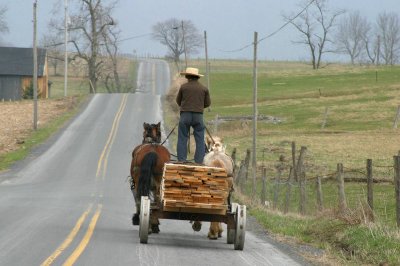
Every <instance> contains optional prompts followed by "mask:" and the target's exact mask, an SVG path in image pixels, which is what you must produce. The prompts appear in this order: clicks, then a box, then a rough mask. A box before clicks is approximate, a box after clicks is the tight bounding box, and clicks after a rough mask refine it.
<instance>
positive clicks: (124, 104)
mask: <svg viewBox="0 0 400 266" xmlns="http://www.w3.org/2000/svg"><path fill="white" fill-rule="evenodd" d="M127 98H128V96H127V95H125V96H124V102H123V103H122V104H121V107H122V108H121V111H120V112H119V113H118V114H117V115H118V118H117V117H116V119H117V123H116V126H115V129H114V133H113V136H112V139H111V142H110V145H109V147H108V150H107V153H106V157H105V159H104V164H103V166H104V167H103V179H104V177H105V176H106V171H107V165H108V155H110V151H111V147H112V145H113V143H114V140H115V137H116V136H117V131H118V128H119V122H120V120H121V117H122V114H123V110H124V109H125V106H126V103H127Z"/></svg>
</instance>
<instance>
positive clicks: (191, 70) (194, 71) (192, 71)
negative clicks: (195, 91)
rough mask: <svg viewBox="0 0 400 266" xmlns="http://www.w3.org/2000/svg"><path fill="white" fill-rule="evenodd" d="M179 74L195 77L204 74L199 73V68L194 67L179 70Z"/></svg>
mask: <svg viewBox="0 0 400 266" xmlns="http://www.w3.org/2000/svg"><path fill="white" fill-rule="evenodd" d="M181 75H191V76H196V77H203V76H204V75H201V74H199V69H198V68H194V67H187V68H186V71H185V72H181Z"/></svg>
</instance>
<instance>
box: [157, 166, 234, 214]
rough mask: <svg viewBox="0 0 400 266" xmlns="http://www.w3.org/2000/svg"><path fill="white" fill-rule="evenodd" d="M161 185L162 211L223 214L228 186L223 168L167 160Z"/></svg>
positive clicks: (225, 207)
mask: <svg viewBox="0 0 400 266" xmlns="http://www.w3.org/2000/svg"><path fill="white" fill-rule="evenodd" d="M161 188H162V189H161V197H162V199H163V203H164V210H166V211H180V212H193V213H210V214H225V213H226V209H227V199H228V194H229V187H228V181H227V173H226V171H225V169H223V168H218V167H207V166H199V165H186V164H172V163H168V164H165V165H164V173H163V183H162V187H161Z"/></svg>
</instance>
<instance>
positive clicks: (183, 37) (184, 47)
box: [182, 20, 188, 69]
mask: <svg viewBox="0 0 400 266" xmlns="http://www.w3.org/2000/svg"><path fill="white" fill-rule="evenodd" d="M182 40H183V50H184V52H185V69H186V68H187V65H188V64H187V52H186V41H185V28H184V27H183V20H182Z"/></svg>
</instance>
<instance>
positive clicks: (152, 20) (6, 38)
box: [0, 0, 400, 60]
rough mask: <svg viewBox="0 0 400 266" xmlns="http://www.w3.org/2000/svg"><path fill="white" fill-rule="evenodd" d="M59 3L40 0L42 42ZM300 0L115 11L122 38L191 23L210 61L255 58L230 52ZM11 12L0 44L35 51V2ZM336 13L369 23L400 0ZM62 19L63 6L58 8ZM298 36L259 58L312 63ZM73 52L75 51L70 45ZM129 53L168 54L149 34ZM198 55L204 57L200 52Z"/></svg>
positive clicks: (270, 44)
mask: <svg viewBox="0 0 400 266" xmlns="http://www.w3.org/2000/svg"><path fill="white" fill-rule="evenodd" d="M56 2H60V3H63V2H64V0H38V13H37V14H38V34H39V36H38V38H39V39H40V37H41V36H42V34H43V33H45V32H46V30H47V23H48V21H49V20H50V18H51V17H52V16H54V13H52V9H53V7H54V4H55V3H56ZM300 2H301V0H141V1H138V0H136V1H135V0H119V4H118V6H117V8H116V9H115V12H114V18H116V20H117V21H118V23H119V25H120V29H121V31H122V39H124V38H130V37H133V36H140V35H146V34H150V33H151V30H152V26H153V25H154V24H156V23H157V22H161V21H165V20H167V19H170V18H177V19H179V20H181V19H182V20H191V21H192V22H193V23H194V25H195V26H196V27H197V28H198V29H199V31H200V32H201V33H203V31H204V30H206V31H207V37H208V52H209V56H210V57H211V58H233V59H236V58H251V57H252V53H253V50H252V47H249V48H247V49H244V50H242V51H240V52H234V53H230V52H226V51H230V50H235V49H238V48H241V47H243V46H245V45H247V44H251V42H252V40H253V34H254V31H257V32H258V34H259V38H262V37H265V36H267V35H268V34H270V33H272V32H274V31H275V30H277V29H278V28H279V27H281V26H282V25H283V24H284V21H283V19H282V13H285V14H291V13H297V12H299V11H300V10H301V8H300V7H299V3H300ZM0 5H6V6H7V7H8V11H7V13H6V20H7V23H8V26H9V30H10V31H9V33H8V34H6V35H3V37H2V42H3V43H4V42H6V43H7V44H11V45H13V46H18V47H32V38H33V37H32V36H33V34H32V32H33V26H32V25H33V24H32V17H33V15H32V6H33V0H11V1H9V0H0ZM329 6H330V7H332V9H345V10H348V11H354V10H358V11H360V12H361V14H362V15H365V16H366V17H367V18H368V19H369V21H370V22H374V21H375V19H376V17H377V15H378V14H379V13H381V12H384V11H387V12H396V13H398V14H400V0H330V1H329ZM59 9H60V14H59V15H60V16H63V4H61V5H59ZM297 36H298V33H297V32H296V31H295V30H294V29H293V27H291V26H288V27H286V28H285V29H283V30H282V31H280V32H279V33H278V34H276V35H275V36H273V37H272V38H270V39H267V40H265V41H263V42H262V43H261V44H260V47H259V58H260V59H269V60H308V58H309V57H308V53H307V48H306V47H304V46H301V45H296V44H293V43H292V41H294V40H296V37H297ZM71 48H72V47H71ZM121 49H122V51H123V52H126V53H133V51H136V52H137V54H139V55H145V54H151V55H158V56H164V55H165V54H166V49H165V47H164V46H162V45H160V44H158V43H157V42H156V41H154V40H152V39H151V38H150V36H149V35H146V36H144V37H140V38H136V39H131V40H127V41H124V42H123V43H121ZM194 57H204V52H203V51H201V52H200V53H199V54H198V55H195V56H194ZM331 58H334V57H331Z"/></svg>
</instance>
